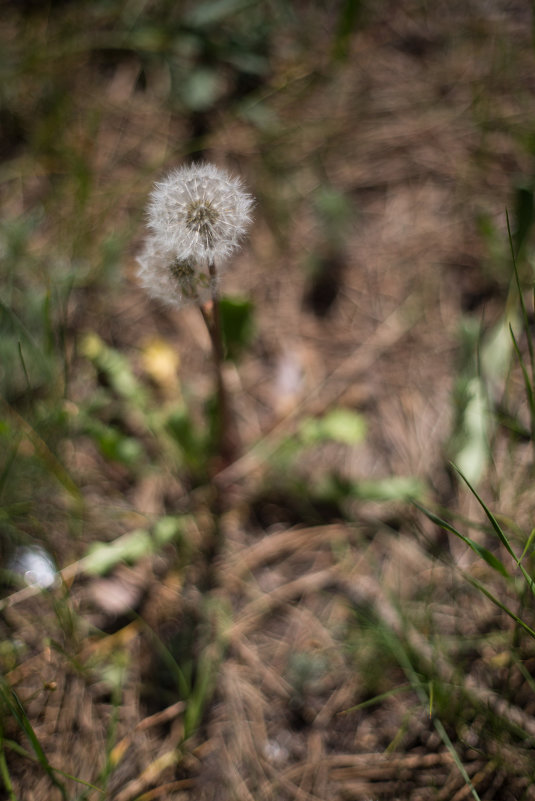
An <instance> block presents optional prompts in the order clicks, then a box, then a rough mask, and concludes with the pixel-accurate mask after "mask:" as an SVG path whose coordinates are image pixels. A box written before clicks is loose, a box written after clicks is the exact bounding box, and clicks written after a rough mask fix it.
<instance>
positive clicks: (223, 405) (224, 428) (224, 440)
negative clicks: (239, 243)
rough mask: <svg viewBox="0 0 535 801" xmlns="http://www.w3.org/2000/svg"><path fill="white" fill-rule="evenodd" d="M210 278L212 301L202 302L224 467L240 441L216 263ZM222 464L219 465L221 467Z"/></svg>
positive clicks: (234, 453) (235, 455)
mask: <svg viewBox="0 0 535 801" xmlns="http://www.w3.org/2000/svg"><path fill="white" fill-rule="evenodd" d="M210 278H211V279H212V301H211V304H210V307H211V308H210V307H209V305H208V304H200V306H199V308H200V310H201V313H202V316H203V318H204V322H205V324H206V327H207V329H208V333H209V334H210V340H211V343H212V355H213V359H214V367H215V373H216V387H217V404H218V416H219V419H218V438H219V442H218V448H219V456H220V459H221V461H222V462H223V467H227V466H228V465H229V464H231V463H232V462H233V461H235V459H236V457H237V450H238V443H237V435H236V430H235V425H234V419H233V416H232V410H231V407H230V403H229V396H228V392H227V389H226V386H225V381H224V377H223V362H224V358H225V355H224V350H223V331H222V327H221V312H220V307H219V294H218V290H217V281H216V278H217V270H216V266H215V264H214V263H213V262H212V263H211V264H210ZM220 467H221V465H219V468H220Z"/></svg>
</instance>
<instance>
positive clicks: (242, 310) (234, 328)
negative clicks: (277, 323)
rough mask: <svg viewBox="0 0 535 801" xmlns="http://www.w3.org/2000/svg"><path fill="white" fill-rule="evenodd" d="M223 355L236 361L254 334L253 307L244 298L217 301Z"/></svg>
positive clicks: (226, 298) (228, 298) (225, 298)
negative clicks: (223, 349)
mask: <svg viewBox="0 0 535 801" xmlns="http://www.w3.org/2000/svg"><path fill="white" fill-rule="evenodd" d="M219 311H220V314H221V328H222V332H223V342H224V345H225V354H226V357H227V358H228V359H237V358H238V357H239V356H240V354H241V352H242V350H244V349H245V348H247V347H248V346H249V345H250V344H251V341H252V338H253V334H254V305H253V303H252V302H251V301H250V300H246V299H244V298H237V297H234V298H230V297H223V298H221V300H220V301H219Z"/></svg>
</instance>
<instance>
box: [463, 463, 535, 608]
mask: <svg viewBox="0 0 535 801" xmlns="http://www.w3.org/2000/svg"><path fill="white" fill-rule="evenodd" d="M452 467H453V468H454V469H455V470H456V471H457V473H459V475H460V476H461V478H462V479H463V481H464V482H465V483H466V484H467V486H468V489H469V490H470V492H471V493H472V494H473V495H474V497H475V498H476V500H477V502H478V503H479V504H480V506H481V508H482V509H483V511H484V512H485V514H486V516H487V519H488V521H489V523H490V524H491V526H492V528H493V529H494V531H495V532H496V534H497V536H498V538H499V540H500V542H501V543H502V545H503V546H504V548H505V549H506V550H507V552H508V553H509V554H510V555H511V556H512V557H513V559H514V560H515V562H516V564H517V565H518V567H519V569H520V572H521V573H522V575H523V576H524V578H525V580H526V583H527V585H528V587H529V588H530V590H531V592H532V593H533V594H534V595H535V581H534V580H533V578H532V577H531V576H530V575H529V573H528V572H527V570H526V569H525V567H524V565H522V564H521V560H520V559H519V558H518V556H517V555H516V554H515V552H514V551H513V549H512V547H511V544H510V543H509V540H508V539H507V535H506V534H505V532H504V531H503V529H502V528H501V526H500V524H499V523H498V521H497V520H496V518H495V517H494V515H493V514H492V512H491V511H490V509H489V508H488V506H487V505H486V504H485V502H484V501H483V499H482V498H480V496H479V495H478V494H477V492H476V490H475V489H474V488H473V487H472V485H471V484H470V482H469V481H468V479H467V478H466V476H464V475H463V474H462V473H461V471H460V470H459V468H458V467H455V465H452Z"/></svg>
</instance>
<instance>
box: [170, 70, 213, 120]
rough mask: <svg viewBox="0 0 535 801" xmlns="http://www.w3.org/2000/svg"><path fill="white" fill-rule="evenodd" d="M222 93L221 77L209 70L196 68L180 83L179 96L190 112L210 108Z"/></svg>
mask: <svg viewBox="0 0 535 801" xmlns="http://www.w3.org/2000/svg"><path fill="white" fill-rule="evenodd" d="M222 92H223V82H222V80H221V77H220V76H219V75H218V73H217V72H216V71H215V70H211V69H206V68H204V69H203V68H199V67H197V68H196V69H195V70H193V71H192V72H191V73H190V74H189V75H188V76H187V77H186V78H183V79H182V81H181V82H180V96H181V98H182V101H183V103H184V104H185V105H186V106H187V108H188V109H190V110H191V111H206V110H207V109H209V108H211V107H212V106H213V105H214V103H215V102H216V100H217V99H218V98H219V97H220V95H221V93H222Z"/></svg>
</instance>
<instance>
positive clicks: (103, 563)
mask: <svg viewBox="0 0 535 801" xmlns="http://www.w3.org/2000/svg"><path fill="white" fill-rule="evenodd" d="M152 550H153V540H152V537H151V536H150V534H149V532H148V531H145V529H136V530H135V531H132V532H130V533H129V534H123V536H122V537H118V538H117V539H116V540H114V541H113V542H96V543H93V544H92V545H91V546H90V547H89V550H88V553H87V556H86V557H85V559H84V569H85V571H86V573H92V574H96V575H99V576H102V575H104V574H105V573H108V572H109V571H110V570H111V569H112V568H114V567H115V566H116V565H118V564H119V563H120V562H137V561H138V560H139V559H141V558H142V557H144V556H147V555H148V554H150V553H151V552H152Z"/></svg>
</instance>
